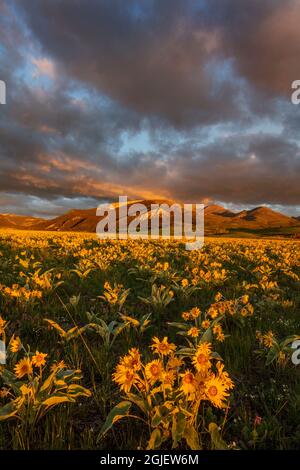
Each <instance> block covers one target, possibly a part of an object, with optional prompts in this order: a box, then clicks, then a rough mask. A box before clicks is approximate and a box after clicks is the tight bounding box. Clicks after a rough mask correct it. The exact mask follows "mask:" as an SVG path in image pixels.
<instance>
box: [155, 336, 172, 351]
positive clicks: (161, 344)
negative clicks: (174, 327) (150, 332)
mask: <svg viewBox="0 0 300 470" xmlns="http://www.w3.org/2000/svg"><path fill="white" fill-rule="evenodd" d="M152 341H153V344H152V345H151V349H153V350H154V351H155V352H156V353H157V354H160V355H161V356H168V355H169V354H172V353H173V352H174V351H175V349H176V346H175V344H173V343H169V342H168V338H167V337H166V336H165V337H164V339H163V340H162V341H160V340H159V339H158V338H157V337H156V336H154V338H152Z"/></svg>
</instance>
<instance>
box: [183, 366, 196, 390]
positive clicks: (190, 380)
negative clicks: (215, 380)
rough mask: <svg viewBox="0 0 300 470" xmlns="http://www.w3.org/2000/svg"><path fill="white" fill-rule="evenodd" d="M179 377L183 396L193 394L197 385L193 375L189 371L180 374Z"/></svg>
mask: <svg viewBox="0 0 300 470" xmlns="http://www.w3.org/2000/svg"><path fill="white" fill-rule="evenodd" d="M180 376H181V377H182V382H181V387H180V390H182V391H183V393H184V394H185V395H191V394H194V393H195V392H196V385H197V382H196V379H195V376H194V374H193V373H192V372H191V371H190V370H187V371H185V372H184V373H183V374H180Z"/></svg>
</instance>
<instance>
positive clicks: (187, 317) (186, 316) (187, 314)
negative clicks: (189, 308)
mask: <svg viewBox="0 0 300 470" xmlns="http://www.w3.org/2000/svg"><path fill="white" fill-rule="evenodd" d="M181 316H182V318H183V319H184V320H185V321H187V320H189V319H190V314H189V312H183V313H182V315H181Z"/></svg>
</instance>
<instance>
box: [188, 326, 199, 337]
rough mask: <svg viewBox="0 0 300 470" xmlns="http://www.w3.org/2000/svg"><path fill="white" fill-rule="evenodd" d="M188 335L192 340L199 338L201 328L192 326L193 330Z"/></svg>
mask: <svg viewBox="0 0 300 470" xmlns="http://www.w3.org/2000/svg"><path fill="white" fill-rule="evenodd" d="M187 334H188V336H191V337H192V338H197V337H198V336H199V328H197V327H196V326H192V328H190V329H189V331H188V332H187Z"/></svg>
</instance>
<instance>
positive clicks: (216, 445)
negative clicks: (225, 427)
mask: <svg viewBox="0 0 300 470" xmlns="http://www.w3.org/2000/svg"><path fill="white" fill-rule="evenodd" d="M208 431H209V434H210V437H211V442H212V449H215V450H227V449H228V446H227V444H226V442H225V441H224V440H223V438H222V436H221V434H220V431H219V429H218V426H217V425H216V423H210V425H209V426H208Z"/></svg>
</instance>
